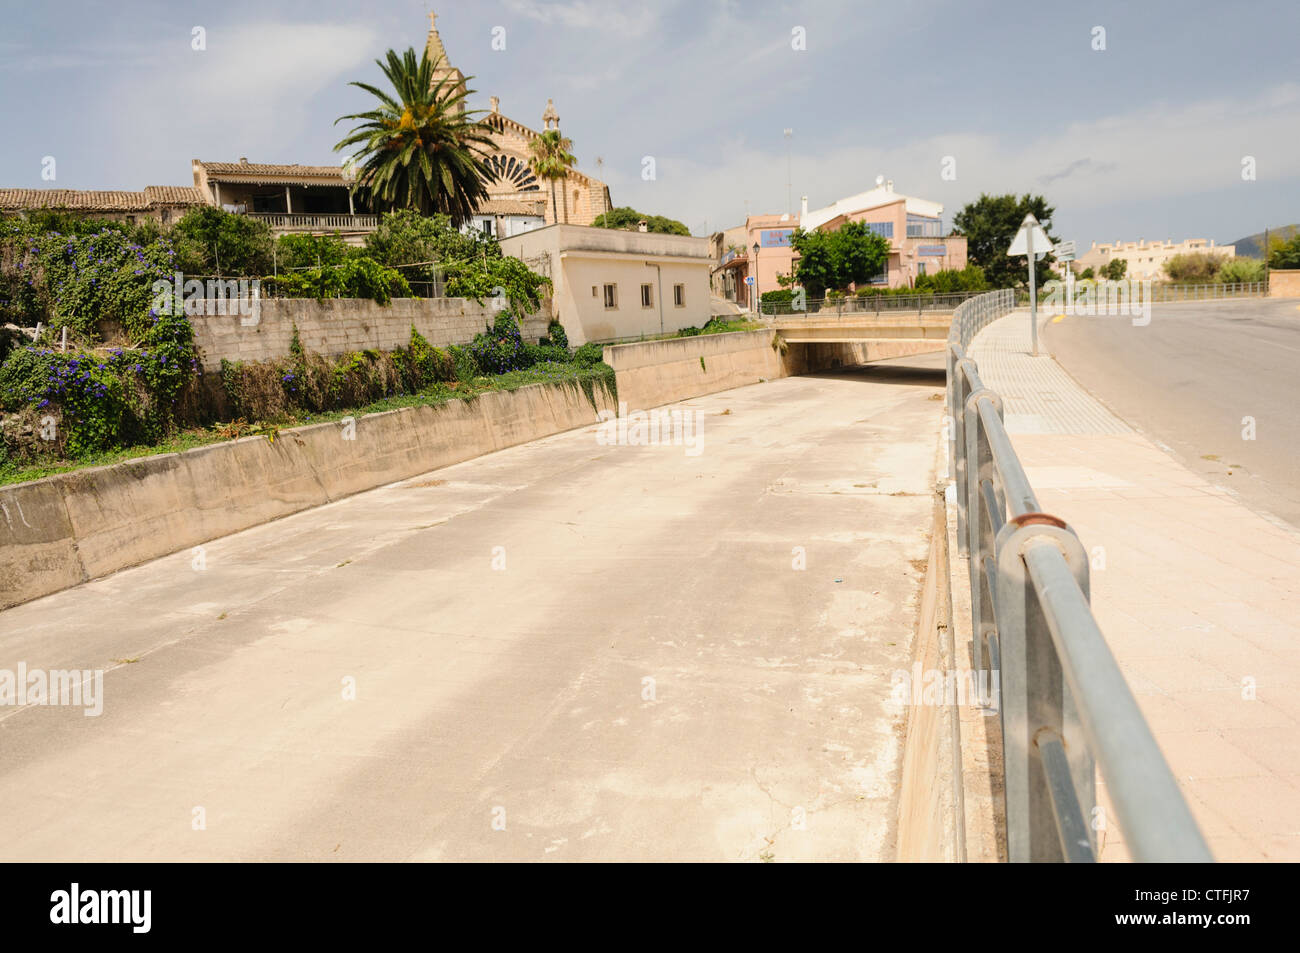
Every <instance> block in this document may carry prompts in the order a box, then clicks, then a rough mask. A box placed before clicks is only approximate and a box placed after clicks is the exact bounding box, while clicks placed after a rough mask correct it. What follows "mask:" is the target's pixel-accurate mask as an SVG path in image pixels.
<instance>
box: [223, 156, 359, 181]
mask: <svg viewBox="0 0 1300 953" xmlns="http://www.w3.org/2000/svg"><path fill="white" fill-rule="evenodd" d="M199 165H201V166H203V168H204V169H206V170H207V172H208V175H212V174H214V173H215V174H216V175H218V176H226V175H250V176H268V175H282V176H290V177H292V178H296V179H306V178H315V179H337V180H338V181H339V182H340V184H341V183H342V182H343V181H344V179H343V169H342V168H341V167H339V166H336V165H271V164H266V163H262V162H204V161H203V160H201V159H200V160H199Z"/></svg>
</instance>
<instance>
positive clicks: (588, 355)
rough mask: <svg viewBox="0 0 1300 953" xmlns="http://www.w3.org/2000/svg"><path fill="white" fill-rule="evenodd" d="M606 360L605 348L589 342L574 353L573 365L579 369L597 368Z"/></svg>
mask: <svg viewBox="0 0 1300 953" xmlns="http://www.w3.org/2000/svg"><path fill="white" fill-rule="evenodd" d="M604 359H605V346H604V345H603V344H597V343H595V342H594V341H588V342H587V343H586V344H584V345H582V347H580V348H578V349H577V350H576V351H574V352H573V363H574V364H577V365H578V366H579V367H583V368H587V367H595V366H596V365H597V364H599V363H601V362H602V361H603V360H604Z"/></svg>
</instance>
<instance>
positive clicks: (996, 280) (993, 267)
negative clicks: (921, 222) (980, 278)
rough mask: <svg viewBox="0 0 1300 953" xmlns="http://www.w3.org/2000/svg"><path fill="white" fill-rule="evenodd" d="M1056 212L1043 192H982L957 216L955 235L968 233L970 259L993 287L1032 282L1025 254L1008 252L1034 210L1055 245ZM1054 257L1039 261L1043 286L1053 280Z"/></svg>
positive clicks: (1038, 274)
mask: <svg viewBox="0 0 1300 953" xmlns="http://www.w3.org/2000/svg"><path fill="white" fill-rule="evenodd" d="M1055 212H1056V209H1055V208H1053V207H1052V206H1050V205H1048V204H1047V199H1045V198H1043V196H1041V195H1030V194H1028V193H1025V194H1024V195H1021V196H1019V197H1017V196H1015V195H987V194H985V193H980V197H979V198H978V199H976V200H975V201H974V202H968V203H967V204H966V205H965V206H964V207H963V208H962V210H961V211H960V212H958V213H957V214H956V215H954V216H953V219H952V225H953V234H956V235H965V236H966V260H967V261H969V262H970V263H971V264H974V265H979V266H980V267H981V268H983V269H984V277H985V278H986V279H987V280H988V283H989V287H991V288H1014V287H1017V286H1019V285H1026V284H1028V283H1029V277H1028V274H1027V270H1026V268H1025V259H1024V257H1023V256H1016V257H1014V258H1013V257H1011V256H1009V255H1008V254H1007V249H1008V248H1010V247H1011V242H1012V240H1013V239H1014V238H1015V237H1016V232H1018V231H1020V224H1021V222H1023V221H1024V220H1025V216H1026V215H1029V214H1031V213H1032V214H1033V216H1034V218H1036V219H1038V224H1039V225H1041V226H1043V231H1045V232H1046V233H1047V237H1048V238H1050V239H1051V240H1052V242H1053V244H1055V242H1056V240H1057V238H1056V236H1055V235H1053V234H1052V231H1051V228H1052V215H1053V214H1055ZM1035 251H1038V249H1035ZM1054 260H1055V259H1054V257H1053V256H1052V255H1050V254H1049V255H1045V256H1043V258H1042V259H1041V260H1040V261H1039V262H1038V265H1037V268H1036V269H1035V270H1036V272H1037V281H1038V286H1039V287H1040V288H1041V287H1043V285H1045V284H1046V283H1047V282H1048V281H1049V280H1050V279H1051V277H1052V269H1051V267H1050V265H1049V263H1050V262H1052V261H1054Z"/></svg>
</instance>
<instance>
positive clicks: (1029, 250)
mask: <svg viewBox="0 0 1300 953" xmlns="http://www.w3.org/2000/svg"><path fill="white" fill-rule="evenodd" d="M1035 248H1037V249H1041V250H1040V251H1035ZM1051 250H1052V240H1051V239H1050V238H1048V237H1047V233H1046V232H1045V231H1043V227H1042V226H1041V225H1039V224H1038V219H1036V218H1034V214H1033V213H1032V212H1030V213H1029V214H1028V215H1026V216H1025V220H1024V221H1023V222H1021V223H1020V231H1018V232H1016V237H1015V238H1014V239H1013V240H1012V242H1011V247H1010V248H1008V249H1007V256H1008V257H1010V256H1012V255H1025V256H1027V257H1028V259H1029V340H1030V342H1031V344H1032V347H1033V351H1032V353H1033V356H1034V357H1037V356H1038V275H1037V273H1036V269H1035V268H1034V263H1035V261H1036V260H1037V258H1038V256H1039V255H1046V254H1047V253H1048V252H1049V251H1051Z"/></svg>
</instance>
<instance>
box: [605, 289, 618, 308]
mask: <svg viewBox="0 0 1300 953" xmlns="http://www.w3.org/2000/svg"><path fill="white" fill-rule="evenodd" d="M605 307H606V309H609V308H617V307H618V285H606V286H605Z"/></svg>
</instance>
